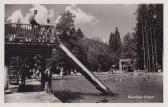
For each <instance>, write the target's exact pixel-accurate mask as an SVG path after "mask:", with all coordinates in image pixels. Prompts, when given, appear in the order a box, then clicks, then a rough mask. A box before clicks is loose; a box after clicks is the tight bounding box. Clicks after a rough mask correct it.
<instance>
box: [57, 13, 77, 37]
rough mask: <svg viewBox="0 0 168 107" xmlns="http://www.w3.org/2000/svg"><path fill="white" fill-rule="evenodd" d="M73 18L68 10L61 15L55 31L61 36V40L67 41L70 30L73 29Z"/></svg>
mask: <svg viewBox="0 0 168 107" xmlns="http://www.w3.org/2000/svg"><path fill="white" fill-rule="evenodd" d="M74 18H75V15H73V14H72V13H71V12H70V11H69V10H68V11H66V12H64V13H62V14H61V18H60V19H59V22H58V23H57V30H58V32H59V33H60V34H61V37H60V38H61V39H67V38H68V36H69V35H70V32H71V30H72V29H73V28H74V21H75V20H74Z"/></svg>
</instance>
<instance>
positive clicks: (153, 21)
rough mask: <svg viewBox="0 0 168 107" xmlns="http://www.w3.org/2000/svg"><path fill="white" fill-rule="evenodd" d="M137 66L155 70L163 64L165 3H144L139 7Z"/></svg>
mask: <svg viewBox="0 0 168 107" xmlns="http://www.w3.org/2000/svg"><path fill="white" fill-rule="evenodd" d="M136 35H137V60H138V62H137V66H138V68H140V69H147V70H148V71H155V68H157V64H159V65H161V66H162V57H163V56H162V54H163V5H162V4H156V5H154V4H149V5H146V4H142V5H139V7H138V9H137V25H136Z"/></svg>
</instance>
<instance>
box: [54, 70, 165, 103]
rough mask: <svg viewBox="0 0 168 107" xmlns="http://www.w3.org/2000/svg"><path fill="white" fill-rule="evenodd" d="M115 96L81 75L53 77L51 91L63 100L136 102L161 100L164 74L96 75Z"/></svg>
mask: <svg viewBox="0 0 168 107" xmlns="http://www.w3.org/2000/svg"><path fill="white" fill-rule="evenodd" d="M97 77H98V78H99V79H100V80H101V81H102V82H103V83H104V84H105V85H106V86H107V87H109V88H110V90H111V91H112V92H113V93H115V95H114V96H111V95H103V94H102V93H101V92H100V91H98V90H97V89H96V88H95V87H94V86H93V85H92V84H91V83H90V82H89V81H88V80H87V79H85V78H84V77H83V76H65V77H64V78H63V79H61V78H60V77H54V79H53V81H52V88H53V89H52V90H53V94H54V95H55V96H56V97H57V98H59V99H60V100H61V101H62V102H64V103H129V102H130V103H139V102H163V76H162V74H161V73H156V74H152V75H151V76H150V78H147V76H146V75H138V76H134V75H131V74H128V75H127V74H123V75H121V74H120V75H113V74H112V75H99V76H97Z"/></svg>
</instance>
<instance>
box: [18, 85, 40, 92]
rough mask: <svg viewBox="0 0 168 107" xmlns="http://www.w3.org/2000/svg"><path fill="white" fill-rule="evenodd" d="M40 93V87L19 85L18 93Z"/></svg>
mask: <svg viewBox="0 0 168 107" xmlns="http://www.w3.org/2000/svg"><path fill="white" fill-rule="evenodd" d="M40 91H42V88H41V85H20V86H19V89H18V92H40Z"/></svg>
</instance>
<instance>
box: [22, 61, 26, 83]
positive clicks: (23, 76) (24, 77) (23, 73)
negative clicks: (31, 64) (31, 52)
mask: <svg viewBox="0 0 168 107" xmlns="http://www.w3.org/2000/svg"><path fill="white" fill-rule="evenodd" d="M25 81H26V64H25V63H24V64H23V65H22V66H21V85H25Z"/></svg>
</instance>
